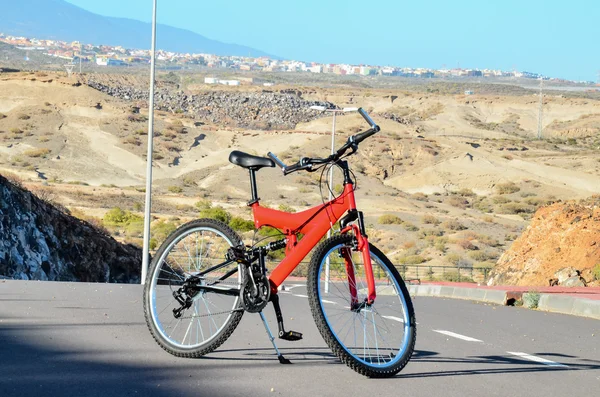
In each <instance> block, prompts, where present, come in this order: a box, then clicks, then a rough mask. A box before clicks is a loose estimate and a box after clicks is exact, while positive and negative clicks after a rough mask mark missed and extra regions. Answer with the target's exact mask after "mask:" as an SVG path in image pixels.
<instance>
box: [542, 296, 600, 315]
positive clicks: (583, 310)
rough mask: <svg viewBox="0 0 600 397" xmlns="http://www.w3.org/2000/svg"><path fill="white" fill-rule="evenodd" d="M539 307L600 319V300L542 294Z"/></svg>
mask: <svg viewBox="0 0 600 397" xmlns="http://www.w3.org/2000/svg"><path fill="white" fill-rule="evenodd" d="M538 309H539V310H543V311H547V312H553V313H563V314H571V315H574V316H580V317H589V318H595V319H596V320H600V301H597V300H592V299H585V298H577V297H575V296H563V295H555V294H540V301H539V303H538Z"/></svg>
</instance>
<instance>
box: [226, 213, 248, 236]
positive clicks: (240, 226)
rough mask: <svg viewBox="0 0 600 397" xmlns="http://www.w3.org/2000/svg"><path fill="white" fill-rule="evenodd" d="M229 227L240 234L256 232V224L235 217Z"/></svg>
mask: <svg viewBox="0 0 600 397" xmlns="http://www.w3.org/2000/svg"><path fill="white" fill-rule="evenodd" d="M229 226H231V228H232V229H233V230H236V231H238V232H247V231H250V230H254V222H252V221H249V220H246V219H243V218H240V217H237V216H234V217H232V218H231V221H229Z"/></svg>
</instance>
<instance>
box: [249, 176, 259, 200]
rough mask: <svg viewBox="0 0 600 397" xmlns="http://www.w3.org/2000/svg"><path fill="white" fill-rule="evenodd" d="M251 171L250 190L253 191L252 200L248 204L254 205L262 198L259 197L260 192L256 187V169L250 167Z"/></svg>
mask: <svg viewBox="0 0 600 397" xmlns="http://www.w3.org/2000/svg"><path fill="white" fill-rule="evenodd" d="M249 171H250V190H251V191H252V200H251V201H250V202H248V205H249V206H250V205H252V204H254V203H257V202H258V201H259V200H260V198H258V192H257V189H256V170H255V169H254V168H249Z"/></svg>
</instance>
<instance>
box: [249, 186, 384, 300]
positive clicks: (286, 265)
mask: <svg viewBox="0 0 600 397" xmlns="http://www.w3.org/2000/svg"><path fill="white" fill-rule="evenodd" d="M251 208H252V212H253V216H254V226H255V227H256V228H257V229H258V228H260V227H261V226H272V227H275V228H277V229H280V230H281V231H282V232H283V234H284V235H285V237H286V239H287V247H286V256H285V258H284V259H283V260H282V261H281V262H280V263H279V264H278V265H277V266H276V267H275V269H274V270H273V271H272V272H271V275H270V277H269V281H270V283H271V290H272V292H273V293H277V288H278V287H279V286H280V285H281V284H282V283H283V281H284V280H285V279H286V278H287V277H288V276H289V275H290V274H291V273H292V271H294V269H295V268H296V267H297V266H298V265H299V264H300V262H301V261H302V260H303V259H304V258H305V257H306V256H307V255H308V253H309V252H310V250H311V249H312V248H313V247H314V246H315V245H317V243H318V242H319V240H320V239H321V238H323V237H324V236H325V234H326V233H327V231H328V230H329V229H330V228H331V227H332V226H333V224H335V223H336V222H337V221H338V220H339V219H340V218H341V217H342V215H344V214H345V213H346V212H347V211H352V210H356V200H355V197H354V185H353V184H352V183H349V182H348V183H345V184H344V191H343V192H342V194H341V195H340V196H339V197H337V198H335V199H333V200H331V201H329V202H327V203H324V204H322V205H319V206H316V207H313V208H310V209H308V210H305V211H302V212H298V213H288V212H284V211H278V210H274V209H271V208H265V207H261V206H260V203H259V202H258V201H255V202H253V203H252V204H251ZM351 230H352V231H353V232H354V234H355V236H356V239H357V241H358V249H359V250H360V251H361V252H362V256H363V261H364V266H365V275H366V278H367V284H368V298H367V303H368V304H371V303H373V302H374V300H375V297H376V292H375V280H374V277H373V269H372V265H371V255H370V252H369V241H368V237H367V236H366V235H365V234H363V233H362V232H361V230H360V228H359V227H357V226H356V225H351V226H348V227H345V228H344V229H342V231H341V232H342V233H348V232H350V231H351ZM300 233H301V234H303V237H302V238H301V239H300V240H299V241H298V234H300ZM342 255H343V257H344V258H345V262H346V268H347V271H348V283H349V290H350V294H351V298H352V303H353V304H356V303H358V299H357V290H356V287H355V286H356V281H355V280H354V268H353V265H352V262H351V258H350V255H349V254H348V253H347V252H346V253H342Z"/></svg>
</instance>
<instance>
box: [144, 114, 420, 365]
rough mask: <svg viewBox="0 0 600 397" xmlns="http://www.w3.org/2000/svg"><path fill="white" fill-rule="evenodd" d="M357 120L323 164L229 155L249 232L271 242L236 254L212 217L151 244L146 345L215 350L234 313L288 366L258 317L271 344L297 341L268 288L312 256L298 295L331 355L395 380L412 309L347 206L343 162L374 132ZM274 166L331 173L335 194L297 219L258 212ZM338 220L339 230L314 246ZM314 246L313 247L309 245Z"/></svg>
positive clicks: (191, 353) (352, 206)
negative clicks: (337, 180) (241, 183)
mask: <svg viewBox="0 0 600 397" xmlns="http://www.w3.org/2000/svg"><path fill="white" fill-rule="evenodd" d="M359 113H360V114H361V115H362V116H363V117H364V118H365V120H366V121H367V122H368V123H369V125H370V128H369V129H368V130H367V131H364V132H362V133H360V134H357V135H354V136H351V137H350V138H348V140H347V142H346V143H345V144H344V145H343V146H342V147H341V148H340V149H339V150H338V151H337V152H336V153H334V154H332V155H331V156H329V157H327V158H306V157H304V158H302V159H301V160H300V161H299V162H298V163H296V164H294V165H291V166H286V165H285V164H284V163H283V162H282V161H281V160H279V159H278V158H277V157H276V156H275V155H274V154H272V153H268V158H265V157H257V156H252V155H249V154H246V153H242V152H239V151H234V152H232V153H231V155H230V156H229V161H230V162H232V163H233V164H235V165H238V166H240V167H243V168H246V169H248V170H249V172H250V186H251V190H252V199H251V201H250V202H249V203H248V206H250V207H251V208H252V211H253V215H254V225H255V228H256V229H260V228H261V227H263V226H270V227H274V228H276V229H278V230H280V232H281V238H280V239H279V240H277V241H271V242H270V243H268V244H266V245H258V244H255V245H253V246H244V244H243V243H242V239H241V238H240V236H239V235H238V234H237V233H236V232H234V231H233V230H232V229H231V228H230V227H229V226H227V225H226V224H224V223H222V222H219V221H217V220H213V219H199V220H195V221H192V222H189V223H187V224H185V225H183V226H181V227H180V228H179V229H177V230H176V231H175V232H173V233H172V234H171V235H170V236H169V237H168V238H167V240H166V241H165V242H164V243H163V244H162V245H161V247H160V248H159V250H158V252H157V253H156V255H155V257H154V259H153V261H152V263H151V265H150V270H149V272H148V279H147V281H146V284H145V288H144V311H145V317H146V322H147V323H148V327H149V328H150V331H151V333H152V335H153V336H154V339H155V340H156V341H157V342H158V344H159V345H160V346H161V347H162V348H163V349H165V350H166V351H168V352H169V353H171V354H173V355H175V356H180V357H200V356H203V355H205V354H207V353H210V352H211V351H213V350H215V349H216V348H218V347H219V346H220V345H221V344H222V343H223V342H225V340H227V338H229V336H230V335H231V334H232V332H233V331H234V330H235V328H236V327H237V325H238V323H239V322H240V320H241V318H242V315H243V313H244V312H245V311H246V312H250V313H259V314H260V316H261V318H262V321H263V323H264V325H265V329H266V331H267V333H268V335H269V338H270V340H271V342H272V344H273V347H274V348H275V350H276V352H277V356H278V358H279V361H280V362H281V363H289V360H287V359H286V358H285V357H284V356H283V355H282V354H281V353H280V351H279V349H278V348H277V345H276V344H275V338H274V337H273V335H272V333H271V331H270V329H269V325H268V323H267V321H266V319H265V316H264V314H263V313H262V310H263V309H264V308H265V307H266V306H267V304H268V303H269V302H272V303H273V307H274V309H275V315H276V318H277V323H278V328H279V332H278V336H279V338H281V339H284V340H288V341H294V340H299V339H302V334H301V333H299V332H295V331H286V330H285V328H284V324H283V316H282V314H281V308H280V305H279V296H278V287H279V286H280V285H281V284H282V283H283V282H284V281H285V279H286V278H287V277H288V276H289V275H290V273H292V271H293V270H294V269H295V268H296V267H297V266H298V264H299V263H300V262H301V261H302V260H303V259H304V258H305V257H306V256H307V255H308V253H309V252H310V251H311V250H312V249H313V248H315V246H316V248H315V250H314V253H313V255H312V259H311V261H310V265H309V271H308V278H307V290H308V298H309V304H310V308H311V312H312V316H313V318H314V320H315V323H316V325H317V328H318V329H319V331H320V333H321V335H322V337H323V339H324V340H325V342H326V343H327V344H328V345H329V347H330V348H331V350H332V351H333V353H334V354H335V355H336V356H338V357H339V358H340V360H342V362H344V363H345V364H347V365H348V366H349V367H351V368H352V369H354V370H355V371H357V372H358V373H361V374H363V375H367V376H370V377H388V376H392V375H394V374H396V373H398V372H399V371H400V370H401V369H402V368H403V367H404V366H405V365H406V364H407V363H408V361H409V360H410V358H411V355H412V353H413V350H414V345H415V340H416V322H415V315H414V309H413V305H412V302H411V299H410V296H409V294H408V291H407V289H406V286H405V284H404V281H403V280H402V278H401V277H400V275H399V274H398V271H397V270H396V268H395V267H394V265H393V264H392V263H391V261H390V260H389V259H388V258H387V257H386V256H385V255H384V254H383V253H382V252H381V251H380V250H379V249H377V248H376V247H375V246H373V245H372V244H370V243H369V241H368V237H367V234H366V232H365V225H364V220H363V214H362V212H360V211H358V210H357V208H356V201H355V197H354V190H355V182H354V180H353V179H352V177H353V174H352V172H351V170H350V167H349V165H348V162H347V161H346V160H344V159H345V158H346V157H348V156H350V155H352V154H354V153H355V152H356V151H357V150H358V145H359V144H360V143H361V142H362V141H363V140H365V139H366V138H368V137H370V136H371V135H373V134H375V133H377V132H378V131H379V126H377V125H376V124H375V123H374V122H373V120H372V119H371V118H370V117H369V116H368V115H367V113H366V112H365V111H364V110H362V109H359ZM275 165H278V166H279V167H281V169H282V171H283V174H284V175H288V174H291V173H293V172H299V171H308V172H314V171H316V170H317V169H321V168H322V170H323V173H322V175H324V173H325V171H326V170H327V167H331V166H337V167H339V168H340V169H341V170H342V172H343V176H344V189H343V191H342V192H341V194H339V196H337V197H335V198H334V199H333V200H332V201H329V202H326V203H323V204H322V205H318V206H316V207H313V208H311V209H308V210H306V211H302V212H299V213H293V214H290V213H287V212H283V211H278V210H275V209H270V208H265V207H261V206H260V202H259V200H260V199H259V198H258V193H257V187H256V172H257V171H259V170H260V169H261V168H263V167H275ZM338 220H339V231H338V232H337V233H336V234H334V235H333V236H332V237H330V238H328V239H326V240H324V241H322V242H321V243H320V244H319V241H320V240H321V239H322V238H323V237H324V236H325V234H326V233H327V232H328V231H329V230H330V229H331V228H332V227H333V225H334V224H336V222H338ZM317 244H318V245H317ZM282 249H285V257H284V259H283V260H282V261H281V262H280V263H279V264H278V265H277V267H275V268H274V269H273V271H272V272H270V274H269V273H268V272H267V269H266V266H265V257H266V256H267V254H268V253H269V252H272V251H275V250H282Z"/></svg>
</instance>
